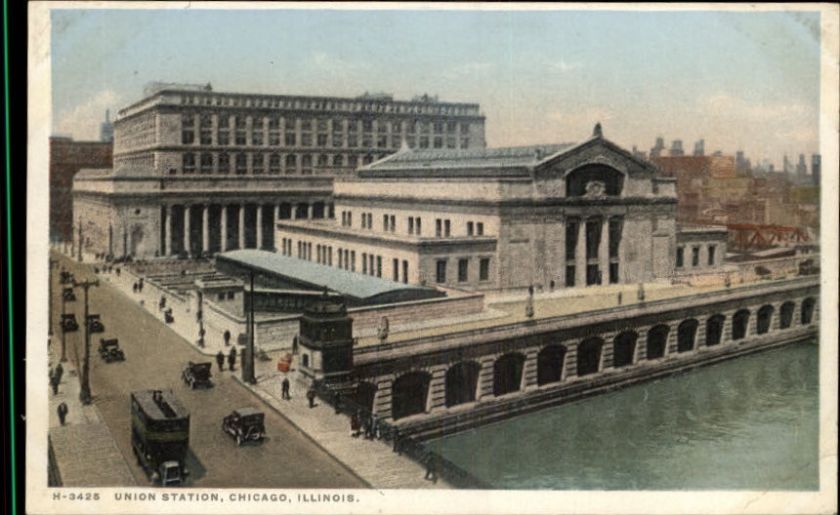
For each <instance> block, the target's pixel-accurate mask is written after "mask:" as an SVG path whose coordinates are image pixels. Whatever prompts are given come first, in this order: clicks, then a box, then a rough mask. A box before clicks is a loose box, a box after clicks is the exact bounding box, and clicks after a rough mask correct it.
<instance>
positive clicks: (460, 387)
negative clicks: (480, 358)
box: [446, 361, 481, 407]
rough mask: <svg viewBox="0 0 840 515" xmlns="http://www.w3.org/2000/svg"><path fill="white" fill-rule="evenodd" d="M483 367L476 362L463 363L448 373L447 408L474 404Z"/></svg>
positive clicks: (450, 369)
mask: <svg viewBox="0 0 840 515" xmlns="http://www.w3.org/2000/svg"><path fill="white" fill-rule="evenodd" d="M480 370H481V365H479V364H478V363H476V362H475V361H462V362H460V363H456V364H455V365H453V366H451V367H449V370H447V371H446V407H450V406H455V405H457V404H463V403H465V402H472V401H474V400H475V392H476V389H477V388H478V373H479V371H480Z"/></svg>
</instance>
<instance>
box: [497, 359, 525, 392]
mask: <svg viewBox="0 0 840 515" xmlns="http://www.w3.org/2000/svg"><path fill="white" fill-rule="evenodd" d="M524 363H525V356H523V355H522V354H519V353H513V354H505V355H504V356H502V357H501V358H499V359H497V360H496V362H495V363H494V364H493V395H496V396H499V395H504V394H506V393H510V392H515V391H518V390H519V388H520V386H521V384H522V365H523V364H524Z"/></svg>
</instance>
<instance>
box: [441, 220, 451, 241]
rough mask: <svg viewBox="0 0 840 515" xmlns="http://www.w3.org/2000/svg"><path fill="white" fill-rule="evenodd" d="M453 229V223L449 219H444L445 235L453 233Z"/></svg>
mask: <svg viewBox="0 0 840 515" xmlns="http://www.w3.org/2000/svg"><path fill="white" fill-rule="evenodd" d="M451 229H452V224H451V223H450V222H449V220H444V221H443V235H444V236H445V237H447V238H448V237H449V236H450V235H451V234H452V231H451Z"/></svg>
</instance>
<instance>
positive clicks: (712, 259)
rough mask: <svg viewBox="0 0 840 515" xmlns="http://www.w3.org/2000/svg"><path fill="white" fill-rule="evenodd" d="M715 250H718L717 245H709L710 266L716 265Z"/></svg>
mask: <svg viewBox="0 0 840 515" xmlns="http://www.w3.org/2000/svg"><path fill="white" fill-rule="evenodd" d="M715 250H717V247H716V246H715V245H709V261H708V262H709V266H714V264H715Z"/></svg>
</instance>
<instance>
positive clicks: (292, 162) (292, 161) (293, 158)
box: [286, 154, 297, 173]
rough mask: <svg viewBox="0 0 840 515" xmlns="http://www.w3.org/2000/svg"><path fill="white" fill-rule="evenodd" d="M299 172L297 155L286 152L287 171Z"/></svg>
mask: <svg viewBox="0 0 840 515" xmlns="http://www.w3.org/2000/svg"><path fill="white" fill-rule="evenodd" d="M295 172H297V155H296V154H286V173H295Z"/></svg>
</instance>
